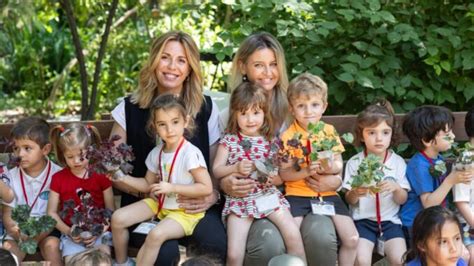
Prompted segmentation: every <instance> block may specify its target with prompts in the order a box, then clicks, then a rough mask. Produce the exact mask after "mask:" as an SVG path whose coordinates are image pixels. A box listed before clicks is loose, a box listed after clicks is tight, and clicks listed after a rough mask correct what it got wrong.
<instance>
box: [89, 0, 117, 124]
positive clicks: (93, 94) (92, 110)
mask: <svg viewBox="0 0 474 266" xmlns="http://www.w3.org/2000/svg"><path fill="white" fill-rule="evenodd" d="M117 5H118V0H114V1H113V2H112V5H110V9H109V14H108V17H107V22H106V24H105V29H104V34H103V35H102V40H101V42H100V46H99V54H98V56H97V60H96V61H95V71H94V79H93V82H92V92H91V99H90V102H89V108H88V110H87V113H86V117H85V119H87V120H90V119H92V118H93V116H94V113H95V105H96V99H97V86H98V85H99V79H100V72H101V66H102V60H103V59H104V55H105V49H106V48H107V40H108V38H109V33H110V27H111V26H112V21H113V19H114V16H115V11H116V10H117Z"/></svg>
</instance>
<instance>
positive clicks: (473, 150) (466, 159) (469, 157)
mask: <svg viewBox="0 0 474 266" xmlns="http://www.w3.org/2000/svg"><path fill="white" fill-rule="evenodd" d="M453 147H455V149H454V150H455V154H456V155H457V156H456V160H455V162H454V168H455V169H456V170H457V171H466V170H471V169H473V168H474V163H473V162H474V147H473V146H472V145H471V143H469V142H466V143H465V144H464V145H463V146H461V147H460V148H459V145H454V146H453Z"/></svg>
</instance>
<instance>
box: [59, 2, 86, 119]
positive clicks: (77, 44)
mask: <svg viewBox="0 0 474 266" xmlns="http://www.w3.org/2000/svg"><path fill="white" fill-rule="evenodd" d="M59 3H60V4H61V7H62V8H63V9H64V10H65V11H66V17H67V21H68V24H69V29H70V30H71V34H72V42H73V43H74V48H75V50H76V57H77V61H78V63H79V74H80V75H81V92H82V95H81V107H82V108H81V119H82V120H84V119H85V117H86V111H87V109H88V99H89V91H88V88H87V87H88V86H87V70H86V61H85V59H84V54H83V53H82V45H81V39H80V38H79V33H78V32H77V24H76V19H75V17H74V13H73V11H72V6H71V2H69V0H60V1H59Z"/></svg>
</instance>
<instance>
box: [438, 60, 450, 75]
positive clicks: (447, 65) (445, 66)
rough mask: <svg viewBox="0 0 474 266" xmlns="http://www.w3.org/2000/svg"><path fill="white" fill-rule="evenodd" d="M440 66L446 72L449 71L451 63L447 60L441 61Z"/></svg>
mask: <svg viewBox="0 0 474 266" xmlns="http://www.w3.org/2000/svg"><path fill="white" fill-rule="evenodd" d="M440 65H441V68H443V69H444V70H445V71H446V72H448V73H449V72H451V64H450V63H449V61H441V64H440Z"/></svg>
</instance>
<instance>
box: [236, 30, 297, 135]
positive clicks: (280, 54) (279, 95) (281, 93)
mask: <svg viewBox="0 0 474 266" xmlns="http://www.w3.org/2000/svg"><path fill="white" fill-rule="evenodd" d="M265 48H268V49H270V50H272V51H273V52H274V53H275V57H276V61H277V68H278V72H279V74H280V80H279V81H278V83H277V84H276V86H275V88H274V89H273V93H272V99H270V103H271V104H270V113H271V115H272V119H273V122H274V125H275V129H277V130H278V129H279V127H281V125H282V124H283V123H284V122H285V121H287V120H288V101H287V98H286V90H287V88H288V74H287V73H286V61H285V53H284V51H283V47H282V46H281V44H280V43H279V42H278V40H277V39H276V38H275V37H273V35H271V34H270V33H267V32H259V33H254V34H252V35H250V36H249V37H247V38H246V39H245V40H244V41H243V42H242V43H241V44H240V47H239V50H237V53H236V54H235V56H234V59H233V60H232V68H231V72H230V77H229V86H228V88H229V90H230V91H233V90H234V89H235V88H236V87H237V86H239V84H240V83H242V77H243V76H242V73H241V72H240V67H239V65H240V63H244V64H245V63H247V60H248V59H249V57H250V56H251V55H252V54H253V53H254V52H255V51H257V50H261V49H265Z"/></svg>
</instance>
